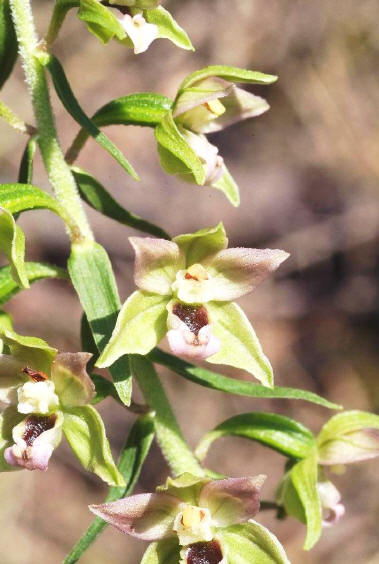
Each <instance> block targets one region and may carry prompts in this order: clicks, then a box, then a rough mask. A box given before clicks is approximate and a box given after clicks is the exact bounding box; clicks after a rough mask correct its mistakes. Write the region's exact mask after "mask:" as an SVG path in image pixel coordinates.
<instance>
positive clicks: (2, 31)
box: [0, 0, 18, 88]
mask: <svg viewBox="0 0 379 564" xmlns="http://www.w3.org/2000/svg"><path fill="white" fill-rule="evenodd" d="M17 49H18V48H17V38H16V33H15V30H14V27H13V21H12V16H11V10H10V7H9V0H1V2H0V88H1V87H2V86H3V84H4V82H5V81H6V80H7V78H8V77H9V75H10V74H11V72H12V70H13V66H14V64H15V62H16V59H17Z"/></svg>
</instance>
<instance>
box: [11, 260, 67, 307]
mask: <svg viewBox="0 0 379 564" xmlns="http://www.w3.org/2000/svg"><path fill="white" fill-rule="evenodd" d="M25 272H26V276H27V278H28V280H29V283H30V284H31V283H32V282H36V281H37V280H43V279H44V278H60V279H63V280H66V279H67V278H68V276H67V273H66V271H65V270H64V269H63V268H59V267H58V266H53V265H51V264H46V263H42V262H26V263H25ZM19 291H20V287H19V286H18V284H16V282H15V281H14V280H13V278H12V274H11V267H10V266H2V267H1V268H0V306H1V305H3V304H5V303H7V302H8V301H9V300H10V299H11V298H12V297H13V296H14V295H15V294H17V293H18V292H19Z"/></svg>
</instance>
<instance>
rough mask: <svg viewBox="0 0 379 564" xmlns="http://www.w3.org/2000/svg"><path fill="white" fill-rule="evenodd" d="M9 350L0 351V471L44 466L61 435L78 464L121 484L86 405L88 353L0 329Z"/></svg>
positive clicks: (99, 427) (100, 429)
mask: <svg viewBox="0 0 379 564" xmlns="http://www.w3.org/2000/svg"><path fill="white" fill-rule="evenodd" d="M0 338H1V341H2V342H3V343H4V345H5V346H6V347H7V348H8V350H9V351H10V354H0V406H1V407H2V412H1V414H0V470H1V471H9V470H12V469H21V468H26V469H27V470H47V468H48V464H49V460H50V457H51V455H52V453H53V451H54V449H55V448H56V447H57V446H58V445H59V443H60V441H61V439H62V434H64V435H65V436H66V438H67V440H68V442H69V444H70V446H71V447H72V449H73V451H74V453H75V454H76V456H77V457H78V459H79V461H80V462H81V463H82V464H83V466H84V467H85V468H86V469H88V470H91V471H93V472H94V473H95V474H97V475H98V476H99V477H100V478H102V479H103V480H104V481H105V482H107V483H108V484H112V485H123V482H124V481H123V478H122V476H121V475H120V474H119V472H118V470H117V468H116V466H115V464H114V461H113V458H112V455H111V452H110V448H109V444H108V441H107V439H106V437H105V430H104V425H103V422H102V419H101V417H100V415H99V414H98V412H97V411H96V410H95V409H94V408H93V407H92V406H91V405H89V404H90V402H91V400H92V399H93V397H94V395H95V387H94V384H93V382H92V380H91V378H90V377H89V376H88V374H87V372H86V364H87V362H88V360H89V359H90V358H91V355H90V354H88V353H81V352H80V353H60V354H57V351H56V349H53V348H51V347H49V345H48V344H47V343H46V342H45V341H43V340H42V339H37V338H33V337H23V336H21V335H18V334H17V333H15V332H14V331H12V330H9V329H5V328H4V327H2V328H1V331H0Z"/></svg>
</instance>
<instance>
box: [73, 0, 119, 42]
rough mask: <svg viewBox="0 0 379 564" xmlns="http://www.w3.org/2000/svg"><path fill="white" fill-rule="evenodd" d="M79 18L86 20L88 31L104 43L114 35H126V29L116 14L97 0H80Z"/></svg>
mask: <svg viewBox="0 0 379 564" xmlns="http://www.w3.org/2000/svg"><path fill="white" fill-rule="evenodd" d="M78 18H79V19H80V20H82V21H83V22H85V24H86V25H87V29H88V31H89V32H90V33H92V34H93V35H94V36H95V37H97V39H100V41H101V42H102V43H108V41H110V40H111V39H113V37H117V39H125V37H126V33H125V30H124V28H123V27H122V25H121V24H120V22H119V21H118V19H117V18H116V16H115V15H114V14H113V13H112V12H111V11H110V10H108V9H107V8H106V7H105V6H103V5H102V4H100V2H97V1H96V0H80V8H79V11H78Z"/></svg>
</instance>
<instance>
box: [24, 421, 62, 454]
mask: <svg viewBox="0 0 379 564" xmlns="http://www.w3.org/2000/svg"><path fill="white" fill-rule="evenodd" d="M56 420H57V416H56V415H49V416H48V417H43V416H42V417H41V416H38V415H30V416H29V417H28V418H27V420H26V425H25V431H24V434H23V435H22V438H23V440H24V441H25V443H26V444H27V445H28V446H31V445H32V444H33V443H34V441H35V440H36V439H37V438H38V437H39V436H40V435H42V433H44V432H45V431H48V430H49V429H52V428H53V427H54V425H55V422H56Z"/></svg>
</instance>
